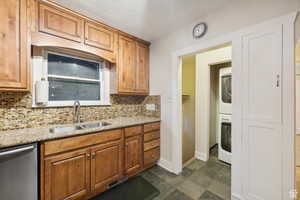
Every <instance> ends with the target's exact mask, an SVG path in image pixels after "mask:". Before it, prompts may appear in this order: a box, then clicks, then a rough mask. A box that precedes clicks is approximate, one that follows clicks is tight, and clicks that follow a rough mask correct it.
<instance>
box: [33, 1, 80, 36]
mask: <svg viewBox="0 0 300 200" xmlns="http://www.w3.org/2000/svg"><path fill="white" fill-rule="evenodd" d="M38 25H39V31H40V32H44V33H47V34H51V35H54V36H58V37H62V38H65V39H68V40H72V41H76V42H82V41H83V34H84V32H83V29H84V27H83V26H84V19H83V18H81V17H80V16H77V15H75V14H72V13H68V12H66V11H62V10H60V9H58V8H54V7H52V6H50V5H47V4H43V3H39V23H38Z"/></svg>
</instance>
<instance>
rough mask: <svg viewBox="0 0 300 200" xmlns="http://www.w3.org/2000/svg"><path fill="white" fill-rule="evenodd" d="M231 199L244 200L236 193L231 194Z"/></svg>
mask: <svg viewBox="0 0 300 200" xmlns="http://www.w3.org/2000/svg"><path fill="white" fill-rule="evenodd" d="M231 200H244V198H243V197H242V196H240V195H238V194H231Z"/></svg>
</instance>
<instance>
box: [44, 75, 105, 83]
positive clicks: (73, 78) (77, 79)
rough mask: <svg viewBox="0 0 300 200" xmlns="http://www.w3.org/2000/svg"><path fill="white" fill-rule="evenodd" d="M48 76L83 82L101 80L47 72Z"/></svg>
mask: <svg viewBox="0 0 300 200" xmlns="http://www.w3.org/2000/svg"><path fill="white" fill-rule="evenodd" d="M48 77H50V78H60V79H67V80H76V81H85V82H101V80H100V79H89V78H77V77H72V76H61V75H52V74H48Z"/></svg>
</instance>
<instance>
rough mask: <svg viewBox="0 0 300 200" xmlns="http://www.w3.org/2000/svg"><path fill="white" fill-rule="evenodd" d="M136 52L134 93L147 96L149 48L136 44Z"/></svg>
mask: <svg viewBox="0 0 300 200" xmlns="http://www.w3.org/2000/svg"><path fill="white" fill-rule="evenodd" d="M136 51H137V56H136V58H137V63H136V92H137V93H141V94H147V93H149V47H148V46H146V45H144V44H141V43H137V45H136Z"/></svg>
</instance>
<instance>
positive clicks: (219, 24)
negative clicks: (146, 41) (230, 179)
mask: <svg viewBox="0 0 300 200" xmlns="http://www.w3.org/2000/svg"><path fill="white" fill-rule="evenodd" d="M296 10H300V1H299V0H251V1H246V0H241V1H239V2H236V3H234V4H232V5H230V4H229V5H227V6H224V8H223V9H222V10H217V11H216V12H214V13H211V14H209V15H207V16H206V17H203V18H202V19H199V20H197V21H194V22H191V24H188V25H186V26H185V27H183V28H182V29H180V30H178V31H176V32H173V33H172V34H170V35H167V36H165V37H163V38H160V39H159V40H156V41H152V45H151V50H150V51H151V52H150V88H151V91H150V93H151V94H153V95H154V94H159V95H161V104H162V105H161V112H162V113H161V118H162V130H161V131H162V133H161V135H162V136H161V143H162V144H161V161H162V162H161V163H162V164H164V165H165V166H167V165H168V164H170V162H171V161H172V150H171V146H172V140H171V139H170V138H171V137H172V133H171V131H170V130H171V129H170V128H171V127H170V125H171V124H170V122H171V114H170V113H171V112H170V110H171V107H170V103H171V102H172V101H173V100H174V99H172V96H171V93H172V91H171V87H170V85H171V81H172V80H171V73H170V72H171V70H172V67H176V66H171V62H172V60H171V53H172V52H174V51H176V50H180V49H183V48H185V47H187V46H190V45H193V44H196V43H201V42H202V41H204V40H206V39H208V38H214V37H216V36H220V35H223V34H226V33H229V32H233V31H236V30H238V29H241V28H243V27H246V26H248V25H252V24H256V23H259V22H262V21H264V20H267V19H271V18H273V17H277V16H280V15H284V14H287V13H289V12H292V11H296ZM200 21H205V22H206V23H207V24H208V32H207V34H206V35H205V36H204V37H203V38H202V39H200V40H194V39H193V38H192V28H193V26H194V25H195V24H196V23H197V22H200ZM296 35H297V38H300V22H299V23H298V26H297V28H296ZM233 190H241V188H233Z"/></svg>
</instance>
